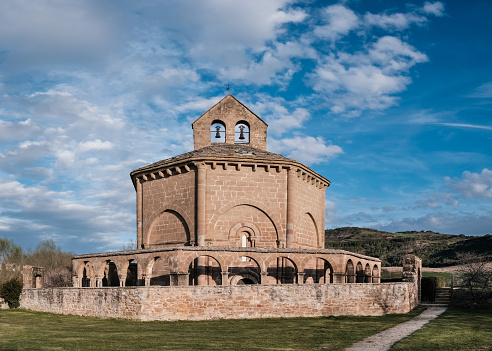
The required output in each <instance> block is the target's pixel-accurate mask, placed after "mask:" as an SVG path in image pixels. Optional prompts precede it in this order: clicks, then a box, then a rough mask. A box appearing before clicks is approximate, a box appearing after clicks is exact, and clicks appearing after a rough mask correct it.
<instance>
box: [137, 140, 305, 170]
mask: <svg viewBox="0 0 492 351" xmlns="http://www.w3.org/2000/svg"><path fill="white" fill-rule="evenodd" d="M194 159H196V160H199V159H217V160H224V159H234V160H235V161H236V160H244V161H246V160H248V161H253V162H254V161H266V162H272V161H277V162H278V161H280V162H282V163H283V162H288V163H294V164H297V163H298V162H297V161H295V160H293V159H290V158H288V157H285V156H282V155H280V154H275V153H273V152H269V151H265V150H262V149H258V148H255V147H251V146H247V145H241V144H225V143H216V144H214V145H211V146H207V147H203V148H201V149H198V150H194V151H191V152H187V153H184V154H181V155H178V156H174V157H171V158H168V159H165V160H162V161H158V162H155V163H152V164H150V165H148V166H145V167H142V168H139V169H136V170H134V171H133V172H131V176H133V175H134V174H136V173H141V172H145V171H151V170H154V169H157V168H161V167H165V166H167V165H170V164H174V163H181V162H184V161H189V160H194Z"/></svg>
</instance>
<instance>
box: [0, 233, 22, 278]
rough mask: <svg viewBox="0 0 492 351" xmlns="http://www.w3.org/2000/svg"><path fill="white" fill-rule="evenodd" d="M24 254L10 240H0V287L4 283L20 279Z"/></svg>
mask: <svg viewBox="0 0 492 351" xmlns="http://www.w3.org/2000/svg"><path fill="white" fill-rule="evenodd" d="M23 259H24V254H23V252H22V248H21V247H20V246H17V245H15V244H14V242H13V241H12V240H9V239H7V238H0V285H1V284H2V283H4V282H5V281H8V280H11V279H14V278H18V279H20V278H21V275H22V271H21V270H22V262H23Z"/></svg>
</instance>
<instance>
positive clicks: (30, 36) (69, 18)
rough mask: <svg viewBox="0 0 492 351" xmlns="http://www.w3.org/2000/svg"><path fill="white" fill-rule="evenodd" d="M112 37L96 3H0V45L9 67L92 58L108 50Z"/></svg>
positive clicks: (107, 19)
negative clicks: (4, 51) (4, 52)
mask: <svg viewBox="0 0 492 351" xmlns="http://www.w3.org/2000/svg"><path fill="white" fill-rule="evenodd" d="M115 34H116V30H115V27H114V24H113V21H112V19H111V16H106V15H104V12H103V6H100V5H99V3H98V2H94V1H80V2H78V1H77V2H69V1H56V0H39V1H35V2H31V1H25V0H20V1H17V0H4V1H1V2H0V46H1V47H2V48H3V49H4V50H5V49H6V55H5V57H6V58H7V63H8V64H9V65H13V66H17V65H19V64H21V65H24V64H29V65H36V64H38V63H41V62H43V63H48V62H52V61H53V60H56V61H60V60H66V59H70V60H80V59H81V58H87V57H90V58H91V59H94V58H96V57H97V56H98V55H101V53H102V52H103V51H105V50H106V49H108V48H110V47H112V43H114V42H115V41H116V40H117V36H116V35H115Z"/></svg>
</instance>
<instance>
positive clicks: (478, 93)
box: [468, 82, 492, 99]
mask: <svg viewBox="0 0 492 351" xmlns="http://www.w3.org/2000/svg"><path fill="white" fill-rule="evenodd" d="M468 96H469V97H472V98H479V99H490V98H492V82H487V83H484V84H482V85H480V86H479V87H478V88H477V89H475V90H474V91H473V92H472V93H471V94H470V95H468Z"/></svg>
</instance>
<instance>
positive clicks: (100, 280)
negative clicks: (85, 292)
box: [96, 275, 103, 288]
mask: <svg viewBox="0 0 492 351" xmlns="http://www.w3.org/2000/svg"><path fill="white" fill-rule="evenodd" d="M102 279H103V277H101V276H99V275H96V288H102V286H103V284H102Z"/></svg>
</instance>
